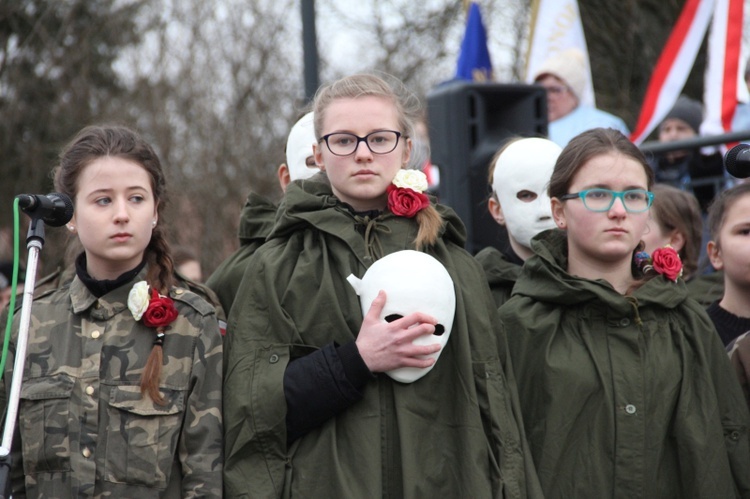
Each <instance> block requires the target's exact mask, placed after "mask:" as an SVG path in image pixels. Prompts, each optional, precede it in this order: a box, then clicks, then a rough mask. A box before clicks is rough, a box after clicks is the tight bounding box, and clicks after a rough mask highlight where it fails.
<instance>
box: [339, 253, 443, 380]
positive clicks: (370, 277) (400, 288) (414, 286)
mask: <svg viewBox="0 0 750 499" xmlns="http://www.w3.org/2000/svg"><path fill="white" fill-rule="evenodd" d="M347 281H349V284H351V285H352V287H353V288H354V290H355V291H356V292H357V294H358V295H359V301H360V304H361V305H362V316H365V315H367V312H368V311H369V310H370V306H371V305H372V302H373V300H374V299H375V298H376V297H377V296H378V292H379V291H380V290H383V291H385V293H386V303H385V306H384V307H383V312H382V313H381V314H380V320H383V321H387V322H392V321H393V320H396V319H399V318H401V317H405V316H407V315H409V314H411V313H414V312H422V313H425V314H428V315H430V316H432V317H434V318H435V320H437V321H438V324H437V325H436V326H435V334H432V335H424V336H420V337H418V338H416V339H415V340H414V342H413V343H414V344H415V345H433V344H436V343H437V344H439V345H440V350H438V351H437V352H435V353H433V354H430V355H429V357H432V358H434V359H435V362H437V360H438V357H440V354H441V353H442V351H443V348H445V345H446V344H447V343H448V338H449V337H450V334H451V329H452V328H453V316H454V315H455V313H456V292H455V290H454V289H453V279H451V277H450V275H449V274H448V271H447V270H446V269H445V267H443V264H441V263H440V262H439V261H437V260H436V259H435V258H433V257H431V256H430V255H427V254H426V253H421V252H419V251H413V250H404V251H397V252H395V253H391V254H390V255H388V256H385V257H383V258H381V259H380V260H378V261H377V262H375V263H374V264H372V266H370V268H369V269H367V272H365V275H364V276H363V277H362V279H358V278H357V277H355V276H354V274H350V275H349V277H347ZM434 366H435V364H433V365H432V366H430V367H426V368H417V367H401V368H398V369H394V370H392V371H387V372H386V374H387V375H388V376H390V377H391V378H393V379H395V380H396V381H400V382H402V383H412V382H414V381H416V380H418V379H419V378H421V377H422V376H424V375H425V374H427V373H428V372H430V370H432V368H433V367H434Z"/></svg>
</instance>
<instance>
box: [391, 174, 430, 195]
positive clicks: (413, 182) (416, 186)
mask: <svg viewBox="0 0 750 499" xmlns="http://www.w3.org/2000/svg"><path fill="white" fill-rule="evenodd" d="M393 185H395V186H396V187H406V188H407V189H411V190H413V191H417V192H424V191H426V190H427V175H425V174H424V173H422V172H421V171H419V170H399V171H398V173H397V174H396V177H395V178H394V179H393Z"/></svg>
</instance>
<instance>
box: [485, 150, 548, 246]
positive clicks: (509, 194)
mask: <svg viewBox="0 0 750 499" xmlns="http://www.w3.org/2000/svg"><path fill="white" fill-rule="evenodd" d="M561 151H562V148H561V147H560V146H559V145H557V144H555V143H554V142H552V141H551V140H547V139H539V138H528V139H520V140H518V141H516V142H514V143H512V144H511V145H509V146H508V147H507V148H506V149H505V151H503V153H502V154H501V155H500V157H499V158H498V159H497V161H496V162H495V171H494V173H493V177H492V189H493V190H494V191H495V194H497V199H498V201H500V207H501V208H502V210H503V216H504V217H505V226H506V227H507V229H508V232H510V234H511V235H512V236H513V238H514V239H515V240H516V241H518V242H519V243H520V244H522V245H523V246H526V247H527V248H528V247H530V245H531V238H532V237H534V236H535V235H537V234H539V233H540V232H542V231H543V230H547V229H551V228H553V227H555V221H554V220H553V219H552V208H551V207H550V199H549V196H548V195H547V184H549V179H550V177H551V176H552V170H554V168H555V161H557V157H558V156H559V155H560V152H561ZM521 191H530V192H533V193H534V194H536V196H537V197H536V199H534V200H533V201H531V202H525V201H522V200H520V199H518V193H519V192H521Z"/></svg>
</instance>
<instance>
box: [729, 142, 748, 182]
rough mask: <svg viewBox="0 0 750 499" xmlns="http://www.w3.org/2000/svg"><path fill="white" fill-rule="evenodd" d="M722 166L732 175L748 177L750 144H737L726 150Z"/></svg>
mask: <svg viewBox="0 0 750 499" xmlns="http://www.w3.org/2000/svg"><path fill="white" fill-rule="evenodd" d="M724 167H725V168H726V169H727V172H728V173H729V174H730V175H731V176H733V177H737V178H747V177H750V144H737V145H736V146H734V147H733V148H731V149H730V150H729V151H727V154H726V156H724Z"/></svg>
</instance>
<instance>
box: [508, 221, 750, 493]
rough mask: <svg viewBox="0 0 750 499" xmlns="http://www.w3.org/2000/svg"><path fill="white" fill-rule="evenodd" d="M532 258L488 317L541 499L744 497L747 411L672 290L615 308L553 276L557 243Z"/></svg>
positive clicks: (689, 305) (545, 236)
mask: <svg viewBox="0 0 750 499" xmlns="http://www.w3.org/2000/svg"><path fill="white" fill-rule="evenodd" d="M532 248H533V249H534V251H535V252H536V255H535V256H533V257H531V258H529V259H528V260H527V261H526V263H525V265H524V267H523V271H522V274H521V277H520V278H519V280H518V281H517V282H516V285H515V287H514V290H513V297H512V298H511V299H510V300H509V301H508V302H507V303H506V304H505V305H503V306H502V307H501V308H500V316H501V319H502V321H503V325H504V327H505V330H506V331H508V343H509V345H510V349H511V356H512V358H513V362H514V365H515V368H516V375H517V377H518V391H519V395H520V398H521V405H522V407H523V416H524V423H525V427H526V434H527V437H528V442H529V445H530V446H531V450H532V455H533V457H534V462H535V464H536V469H537V471H538V473H539V480H540V481H541V483H542V488H543V489H544V493H545V497H547V498H548V499H554V498H566V499H568V498H572V497H581V498H594V497H595V498H597V499H603V498H610V497H612V498H614V497H618V498H619V497H622V498H638V497H648V498H652V497H653V498H662V497H669V498H678V497H679V498H712V499H713V498H733V497H750V445H749V443H748V431H747V430H748V419H749V416H748V410H747V407H746V405H745V402H744V399H743V396H742V391H741V390H740V387H739V385H738V383H737V379H736V378H735V376H734V374H733V373H732V371H731V369H730V365H729V362H728V361H727V355H726V353H725V351H724V348H723V347H722V345H721V342H720V340H719V336H718V334H716V331H715V330H714V327H713V324H712V323H711V321H710V320H709V318H708V316H707V315H706V313H705V311H704V310H703V309H702V308H701V307H700V306H699V305H698V304H697V303H696V302H695V301H693V300H692V299H689V298H688V297H687V291H686V289H685V285H684V283H683V282H682V281H681V280H679V281H678V282H672V281H670V280H668V279H666V278H665V277H663V276H657V277H655V278H653V279H651V280H648V281H647V282H645V283H644V284H643V285H642V286H641V287H640V288H638V289H637V290H635V291H634V292H633V293H632V295H629V296H623V295H621V294H620V293H618V292H617V291H615V290H614V289H613V288H612V287H611V286H610V285H609V283H607V282H606V281H604V280H596V281H592V280H588V279H583V278H579V277H575V276H572V275H570V274H568V273H567V272H566V270H565V269H567V239H566V236H565V234H564V233H562V232H561V231H558V230H557V229H554V230H551V231H545V232H543V233H541V234H540V235H538V236H536V237H535V238H534V239H533V240H532Z"/></svg>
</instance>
